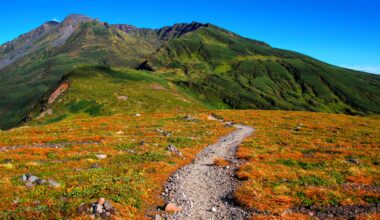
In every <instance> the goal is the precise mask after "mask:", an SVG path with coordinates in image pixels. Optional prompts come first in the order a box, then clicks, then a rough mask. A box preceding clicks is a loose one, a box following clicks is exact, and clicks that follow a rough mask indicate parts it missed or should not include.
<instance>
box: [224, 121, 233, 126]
mask: <svg viewBox="0 0 380 220" xmlns="http://www.w3.org/2000/svg"><path fill="white" fill-rule="evenodd" d="M232 125H234V124H233V123H232V122H230V121H228V122H226V123H224V126H225V127H232Z"/></svg>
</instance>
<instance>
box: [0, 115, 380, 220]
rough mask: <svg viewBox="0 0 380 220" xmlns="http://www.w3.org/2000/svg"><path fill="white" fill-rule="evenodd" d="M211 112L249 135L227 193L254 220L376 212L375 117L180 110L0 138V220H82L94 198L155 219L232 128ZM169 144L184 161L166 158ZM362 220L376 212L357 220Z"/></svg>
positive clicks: (127, 214)
mask: <svg viewBox="0 0 380 220" xmlns="http://www.w3.org/2000/svg"><path fill="white" fill-rule="evenodd" d="M211 113H212V114H216V115H218V116H221V117H224V118H225V119H226V120H231V121H234V122H236V123H243V124H246V125H250V126H252V127H254V128H255V129H256V131H255V133H254V135H253V136H252V137H249V138H248V139H246V141H245V142H244V143H243V144H242V146H241V147H240V148H239V151H238V152H237V155H238V157H239V158H241V159H244V160H246V163H245V164H243V165H242V166H241V167H240V169H239V171H238V172H237V177H238V178H239V179H241V180H242V184H241V186H240V187H239V189H238V190H237V192H236V194H235V197H236V200H237V201H238V202H239V203H240V204H242V205H244V206H245V207H248V208H251V209H253V210H255V212H257V213H258V215H255V216H254V218H271V216H277V217H279V216H282V217H284V218H308V213H305V210H308V211H313V212H315V214H316V215H317V214H318V213H317V212H316V208H319V209H318V210H319V211H321V210H322V212H323V210H328V209H329V207H334V206H349V205H353V206H355V205H360V204H362V205H363V204H379V199H380V198H379V197H380V193H379V187H380V172H379V162H380V157H379V148H380V139H379V138H380V135H379V134H380V130H379V129H380V119H379V118H378V117H354V116H346V115H334V114H325V113H308V112H285V111H233V110H225V111H215V112H203V113H196V112H191V115H192V116H193V117H195V118H197V120H192V119H191V120H188V119H186V117H184V116H185V115H187V114H188V113H185V112H182V113H181V112H180V113H176V114H175V113H151V114H142V115H141V116H140V117H138V116H135V115H133V114H129V115H127V114H119V115H114V116H100V117H95V118H92V117H89V116H88V115H87V114H82V115H79V116H78V117H71V118H70V117H69V118H66V119H63V120H62V121H60V122H56V123H52V124H48V125H40V126H25V127H20V128H17V129H13V130H9V131H3V132H0V146H1V147H0V167H1V169H0V176H1V178H0V184H1V186H2V187H1V188H0V196H1V197H2V204H3V205H2V206H1V207H0V213H1V214H0V218H5V219H21V218H23V219H36V218H39V219H57V218H58V219H59V218H67V217H69V218H82V217H83V216H80V215H79V214H78V213H77V211H76V209H77V207H78V206H80V204H81V203H90V202H94V201H96V200H97V199H98V198H99V197H105V198H107V199H108V200H110V201H111V203H112V204H113V205H114V206H115V207H116V208H117V210H118V214H117V216H116V217H117V218H122V219H136V218H147V217H149V216H151V215H154V213H155V212H156V207H157V206H160V205H162V204H163V200H162V198H161V192H162V189H163V188H162V187H163V184H164V183H165V182H166V180H167V178H168V177H169V175H170V174H171V173H172V172H174V171H175V170H177V169H178V168H179V167H181V166H183V165H184V164H186V163H189V162H190V161H191V159H192V158H194V156H195V154H196V153H197V152H199V151H200V150H201V149H202V148H203V147H205V146H206V145H208V144H210V143H213V142H215V141H216V140H217V139H218V138H219V137H221V136H223V135H225V134H227V133H228V132H230V131H232V130H233V128H228V127H224V126H223V125H222V124H221V123H219V122H216V121H211V120H208V119H207V116H208V115H209V114H211ZM33 144H40V145H33ZM169 144H172V145H174V146H176V147H177V148H178V149H179V150H180V151H181V152H182V153H183V157H181V156H178V155H176V154H174V153H172V152H170V151H168V150H167V146H168V145H169ZM12 146H13V149H10V148H9V147H12ZM6 147H7V148H8V150H6V151H4V149H5V148H6ZM99 155H106V156H107V157H106V158H103V159H102V158H99V157H98V156H99ZM224 162H226V163H228V161H224ZM27 173H30V174H33V175H36V176H38V177H40V178H43V179H52V180H55V181H57V182H58V183H59V184H60V185H61V186H60V187H57V188H53V187H51V186H49V185H45V184H42V185H35V186H33V187H27V186H25V183H23V182H22V181H20V176H21V175H23V174H27ZM300 207H303V208H305V209H303V210H302V209H300ZM289 210H292V211H291V212H290V211H289ZM370 216H372V217H373V218H376V213H375V214H362V215H360V216H358V217H363V218H369V217H370Z"/></svg>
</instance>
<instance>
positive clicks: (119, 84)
mask: <svg viewBox="0 0 380 220" xmlns="http://www.w3.org/2000/svg"><path fill="white" fill-rule="evenodd" d="M66 79H67V80H68V81H69V82H70V88H69V90H68V91H67V92H66V94H65V95H63V96H61V97H60V98H59V99H58V100H57V101H56V102H55V103H53V104H52V105H51V106H47V107H46V108H52V109H53V114H52V115H48V116H46V117H44V118H41V119H35V120H33V121H32V122H31V124H38V123H49V122H55V121H59V120H62V119H64V118H70V117H83V116H100V115H112V114H117V113H129V114H136V113H140V114H143V113H152V112H173V111H177V112H181V111H184V110H190V109H191V110H197V109H201V108H202V104H201V103H200V102H197V101H196V100H194V99H193V98H192V97H190V96H188V95H186V94H185V93H183V92H182V91H180V90H178V88H177V87H176V86H174V85H172V84H170V83H168V82H167V81H165V80H163V79H161V78H159V77H157V76H154V75H151V74H150V73H146V72H143V71H136V70H131V69H127V68H117V69H108V68H104V67H96V66H95V67H92V66H88V67H82V68H78V69H75V70H74V71H72V72H70V74H68V75H67V78H66ZM120 96H123V97H127V100H123V99H122V98H120Z"/></svg>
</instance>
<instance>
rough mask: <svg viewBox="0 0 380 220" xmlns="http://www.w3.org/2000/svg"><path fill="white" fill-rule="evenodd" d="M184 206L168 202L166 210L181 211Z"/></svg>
mask: <svg viewBox="0 0 380 220" xmlns="http://www.w3.org/2000/svg"><path fill="white" fill-rule="evenodd" d="M181 210H182V208H181V207H177V206H176V205H174V204H173V203H168V204H167V205H166V206H165V212H179V211H181Z"/></svg>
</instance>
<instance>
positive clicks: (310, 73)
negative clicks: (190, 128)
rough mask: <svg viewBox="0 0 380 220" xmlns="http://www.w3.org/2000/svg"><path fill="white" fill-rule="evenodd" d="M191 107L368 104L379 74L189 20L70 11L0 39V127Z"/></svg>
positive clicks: (374, 97) (352, 110)
mask: <svg viewBox="0 0 380 220" xmlns="http://www.w3.org/2000/svg"><path fill="white" fill-rule="evenodd" d="M64 82H68V83H69V84H70V87H69V88H68V89H67V91H66V90H65V91H63V93H60V94H59V95H58V96H59V97H58V96H57V97H55V99H54V102H48V100H49V98H50V97H51V94H52V93H54V92H55V91H56V89H57V88H59V87H60V86H62V84H63V83H64ZM126 87H128V88H126ZM118 97H119V98H118ZM120 97H124V98H122V99H121V98H120ZM198 108H199V109H202V108H234V109H283V110H306V111H323V112H331V113H347V114H377V113H380V76H378V75H374V74H368V73H363V72H358V71H354V70H349V69H344V68H340V67H336V66H332V65H329V64H326V63H323V62H320V61H318V60H316V59H313V58H311V57H308V56H305V55H302V54H299V53H296V52H292V51H287V50H282V49H276V48H272V47H270V46H269V45H268V44H266V43H264V42H260V41H255V40H251V39H248V38H244V37H241V36H239V35H237V34H234V33H232V32H229V31H227V30H224V29H222V28H219V27H216V26H214V25H212V24H200V23H196V22H193V23H191V24H175V25H173V26H169V27H163V28H160V29H146V28H136V27H134V26H130V25H124V24H117V25H112V24H108V23H104V22H100V21H98V20H96V19H92V18H89V17H86V16H83V15H70V16H68V17H67V18H66V19H65V20H64V21H63V22H61V23H58V22H53V21H50V22H47V23H45V24H43V25H41V26H40V27H38V28H37V29H35V30H33V31H31V32H28V33H26V34H23V35H21V36H19V37H18V38H16V39H15V40H13V41H11V42H8V43H6V44H4V45H1V46H0V128H1V129H8V128H11V127H14V126H17V125H19V124H21V123H23V122H25V121H29V120H31V122H30V123H49V122H54V121H58V120H62V119H64V118H67V117H74V115H77V114H84V115H88V116H96V115H105V114H114V113H120V112H137V111H162V110H167V111H170V110H174V109H182V110H186V109H187V110H190V109H198ZM41 116H43V117H41Z"/></svg>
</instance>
